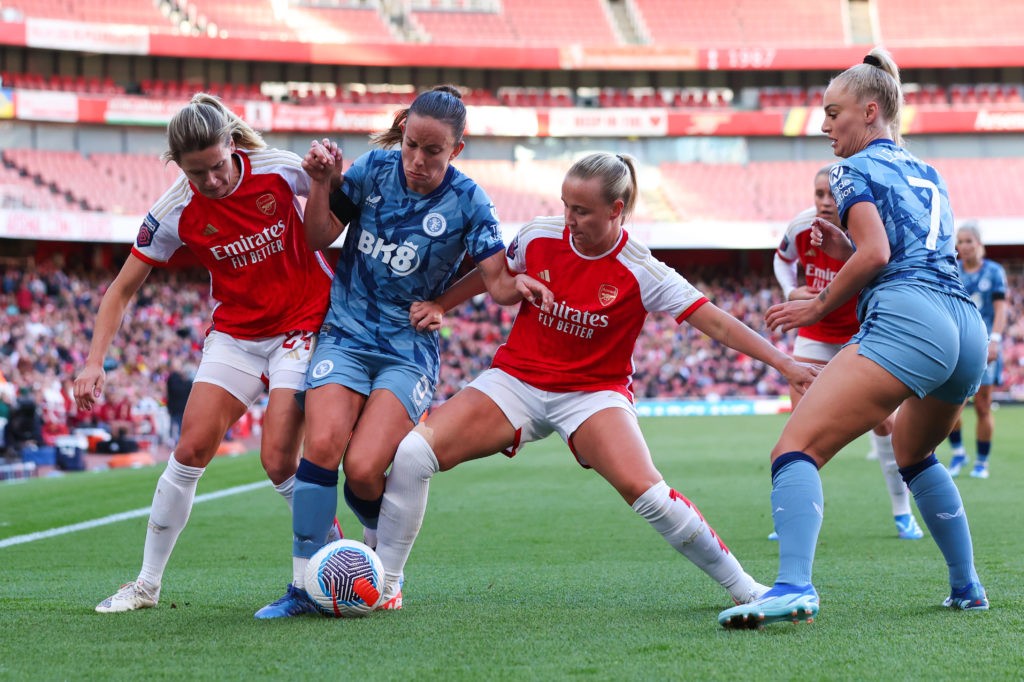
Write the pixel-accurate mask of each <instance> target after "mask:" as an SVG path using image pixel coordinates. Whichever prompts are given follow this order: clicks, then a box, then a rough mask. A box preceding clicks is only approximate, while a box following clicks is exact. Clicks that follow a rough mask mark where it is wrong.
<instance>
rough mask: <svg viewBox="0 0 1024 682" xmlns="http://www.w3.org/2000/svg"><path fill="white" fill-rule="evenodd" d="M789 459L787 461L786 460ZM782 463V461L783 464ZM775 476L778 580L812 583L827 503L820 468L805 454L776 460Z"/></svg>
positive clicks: (788, 582)
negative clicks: (815, 555) (812, 573)
mask: <svg viewBox="0 0 1024 682" xmlns="http://www.w3.org/2000/svg"><path fill="white" fill-rule="evenodd" d="M784 458H785V461H784ZM780 462H781V464H779V463H780ZM775 464H776V465H778V466H773V470H774V472H773V475H772V520H773V521H774V523H775V532H777V533H778V534H779V577H778V579H777V580H776V582H777V583H787V584H789V585H797V586H800V587H803V586H805V585H809V584H810V583H811V570H812V567H813V565H814V550H815V546H816V545H817V543H818V532H819V531H820V530H821V521H822V517H823V509H824V505H825V501H824V495H823V493H822V490H821V476H820V475H819V474H818V467H817V466H816V465H815V464H814V463H813V461H811V460H810V458H809V457H807V455H804V454H803V453H786V454H785V455H782V456H781V457H779V458H778V459H776V461H775Z"/></svg>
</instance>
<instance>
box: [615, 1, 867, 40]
mask: <svg viewBox="0 0 1024 682" xmlns="http://www.w3.org/2000/svg"><path fill="white" fill-rule="evenodd" d="M634 2H635V3H636V6H637V9H638V10H639V12H640V14H641V15H642V16H643V19H644V23H645V24H646V27H647V29H648V31H649V33H650V36H651V39H652V42H653V43H654V44H656V45H715V46H738V45H762V46H770V45H786V46H796V45H799V46H805V47H806V46H819V45H820V46H834V45H842V44H845V43H846V42H847V40H846V31H845V30H844V26H845V22H844V19H843V9H842V8H843V4H844V3H843V2H840V1H839V0H821V1H820V2H804V1H803V0H690V1H689V2H687V3H686V19H685V20H681V19H680V16H679V9H680V8H679V3H678V1H677V0H634Z"/></svg>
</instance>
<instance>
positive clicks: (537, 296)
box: [516, 274, 555, 313]
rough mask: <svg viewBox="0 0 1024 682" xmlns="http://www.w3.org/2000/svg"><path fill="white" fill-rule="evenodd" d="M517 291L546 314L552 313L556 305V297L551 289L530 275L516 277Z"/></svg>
mask: <svg viewBox="0 0 1024 682" xmlns="http://www.w3.org/2000/svg"><path fill="white" fill-rule="evenodd" d="M516 291H518V292H519V293H520V295H522V297H523V298H524V299H526V300H527V301H529V302H530V303H532V304H534V305H536V306H539V307H540V309H541V310H543V311H544V312H546V313H550V312H551V308H552V307H553V306H554V304H555V295H554V294H552V293H551V289H548V288H547V287H546V286H544V284H543V283H541V282H539V281H537V280H535V279H534V278H533V277H530V276H529V275H523V274H519V275H516Z"/></svg>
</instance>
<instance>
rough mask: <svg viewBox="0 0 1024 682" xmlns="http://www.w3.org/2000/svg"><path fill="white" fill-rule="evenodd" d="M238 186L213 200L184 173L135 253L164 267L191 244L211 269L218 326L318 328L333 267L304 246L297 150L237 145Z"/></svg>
mask: <svg viewBox="0 0 1024 682" xmlns="http://www.w3.org/2000/svg"><path fill="white" fill-rule="evenodd" d="M235 157H236V158H237V159H239V160H240V162H241V164H242V173H241V177H240V179H239V183H238V186H237V187H236V188H235V190H234V191H233V192H232V193H231V194H229V195H228V196H226V197H223V198H221V199H209V198H207V197H205V196H203V195H202V194H200V193H199V192H198V191H197V190H196V189H195V187H193V186H192V184H191V183H190V182H189V181H188V179H187V178H186V177H185V176H184V175H182V176H181V177H180V178H179V179H178V181H177V182H175V183H174V185H172V186H171V188H170V189H169V190H167V192H165V193H164V195H163V196H162V197H161V198H160V200H159V201H157V202H156V204H154V205H153V208H152V209H150V211H149V214H147V215H146V218H145V220H144V221H143V223H142V227H141V228H140V229H139V234H138V237H136V240H135V246H134V247H133V248H132V253H133V254H135V256H137V257H138V258H140V259H142V260H143V261H145V262H146V263H149V264H150V265H157V266H159V265H163V264H165V263H166V262H167V261H168V260H169V259H170V257H171V255H172V254H173V253H174V252H175V251H177V250H178V249H179V248H180V247H182V246H186V247H187V248H188V249H189V250H191V251H192V253H194V254H195V255H196V257H197V258H198V259H199V260H200V262H202V264H203V265H204V266H205V267H206V269H207V270H209V272H210V293H211V296H212V297H213V299H214V309H213V329H216V330H217V331H221V332H224V333H225V334H229V335H231V336H234V337H237V338H241V339H257V338H264V337H268V336H276V335H278V334H283V333H285V332H289V331H296V330H301V331H317V330H319V329H320V324H321V322H323V319H324V313H325V312H326V310H327V303H328V297H329V295H330V282H331V269H330V267H329V266H328V265H327V263H326V262H325V261H324V258H323V256H322V254H321V253H320V252H314V251H311V250H310V249H309V248H308V247H307V246H306V236H305V232H304V231H303V226H302V210H301V207H300V206H299V203H298V200H297V198H296V197H297V196H303V197H304V196H308V195H309V177H308V176H307V175H306V174H305V172H304V171H303V170H302V162H301V159H299V157H298V156H296V155H295V154H293V153H291V152H287V151H280V150H276V149H261V150H255V151H247V150H241V149H240V150H237V151H236V152H235Z"/></svg>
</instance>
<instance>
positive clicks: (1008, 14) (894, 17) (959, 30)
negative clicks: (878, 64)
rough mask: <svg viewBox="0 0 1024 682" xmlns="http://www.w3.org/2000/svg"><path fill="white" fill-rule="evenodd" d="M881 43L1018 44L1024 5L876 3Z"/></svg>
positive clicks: (921, 0)
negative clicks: (981, 5) (980, 5)
mask: <svg viewBox="0 0 1024 682" xmlns="http://www.w3.org/2000/svg"><path fill="white" fill-rule="evenodd" d="M873 4H874V9H875V12H876V13H877V15H878V25H879V27H880V30H879V36H878V38H879V42H884V43H885V44H887V45H892V46H897V45H919V44H921V43H922V42H925V41H927V42H928V43H933V44H940V45H976V44H979V43H980V44H983V45H984V44H990V45H996V44H1011V45H1013V44H1017V43H1019V42H1020V28H1021V26H1022V25H1024V5H1021V4H1020V3H1016V2H1001V3H992V4H989V5H985V6H984V8H982V7H979V6H978V5H975V4H973V3H969V2H960V1H958V0H875V2H874V3H873Z"/></svg>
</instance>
